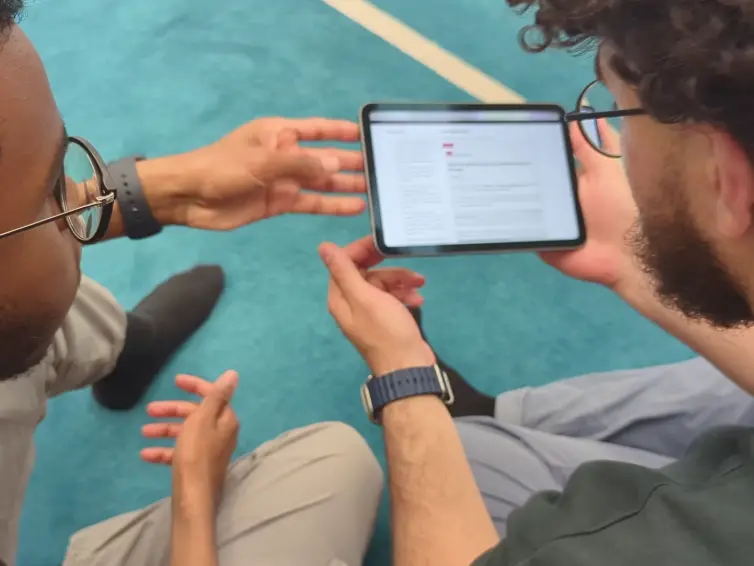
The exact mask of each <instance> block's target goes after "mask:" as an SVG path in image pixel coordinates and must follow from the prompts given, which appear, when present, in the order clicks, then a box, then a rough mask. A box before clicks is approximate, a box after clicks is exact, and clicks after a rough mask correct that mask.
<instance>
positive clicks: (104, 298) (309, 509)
mask: <svg viewBox="0 0 754 566" xmlns="http://www.w3.org/2000/svg"><path fill="white" fill-rule="evenodd" d="M125 327H126V316H125V313H124V312H123V309H122V308H121V307H120V306H119V305H118V303H117V302H116V300H115V299H114V298H113V296H112V295H111V294H110V293H109V292H108V291H107V290H106V289H104V288H103V287H101V286H100V285H97V284H96V283H95V282H94V281H91V280H90V279H87V278H84V279H83V280H82V282H81V286H80V288H79V292H78V294H77V296H76V300H75V302H74V304H73V306H72V308H71V310H70V312H69V314H68V317H67V318H66V321H65V323H64V325H63V327H62V328H61V329H60V331H59V332H58V333H57V335H56V337H55V342H54V344H53V345H52V347H51V348H50V351H49V352H48V355H47V356H46V358H45V359H44V360H43V361H42V362H41V363H40V364H38V365H37V366H35V367H34V368H31V369H29V370H28V371H27V372H25V373H24V374H22V375H19V376H16V378H14V379H11V380H8V381H3V382H0V456H2V457H1V458H0V562H5V563H6V564H7V565H8V566H14V564H15V557H16V546H17V540H18V526H19V525H18V523H19V521H18V519H19V516H20V514H21V505H22V503H23V498H24V492H25V491H26V486H27V482H28V479H29V474H30V472H31V469H32V466H33V463H34V443H33V438H34V430H35V428H36V426H37V424H39V422H40V421H41V420H42V419H43V418H44V416H45V412H46V407H47V399H48V398H49V397H53V396H55V395H59V394H61V393H65V392H67V391H70V390H72V389H77V388H81V387H86V386H88V385H91V384H92V383H95V382H96V381H97V380H99V379H101V378H103V377H104V376H106V375H108V373H109V372H110V371H112V369H113V367H114V366H115V362H116V361H117V359H118V356H119V355H120V352H121V350H122V348H123V339H124V335H125ZM128 434H130V432H129V433H128ZM124 481H127V480H125V479H124ZM381 489H382V471H381V469H380V467H379V466H378V464H377V461H376V460H375V458H374V456H373V454H372V452H371V451H370V450H369V448H368V447H367V445H366V443H365V442H364V440H363V439H362V438H361V437H360V436H359V435H358V433H356V431H354V430H353V429H351V428H349V427H348V426H346V425H343V424H338V423H323V424H318V425H313V426H310V427H308V428H304V429H300V430H295V431H292V432H289V433H288V434H285V435H283V436H281V437H280V438H277V439H276V440H273V441H271V442H268V443H267V444H264V445H262V446H261V447H260V448H259V449H258V450H256V451H255V452H254V453H253V454H250V455H248V456H246V457H243V458H241V459H239V460H238V461H237V462H235V463H234V464H233V466H232V467H231V469H230V470H229V471H228V480H227V483H226V486H225V492H224V500H223V502H222V504H221V507H220V510H219V515H218V518H217V538H218V541H219V547H220V548H219V553H220V564H221V566H235V565H237V564H254V565H262V564H270V565H287V564H297V565H301V564H311V565H329V564H345V565H347V566H357V565H358V564H360V563H361V561H362V558H363V555H364V552H365V549H366V547H367V544H368V542H369V539H370V537H371V534H372V527H373V525H374V521H375V516H376V512H377V506H378V502H379V500H380V492H381ZM40 542H42V541H41V540H40ZM169 549H170V502H169V501H168V500H164V501H160V502H158V503H155V504H154V505H152V506H150V507H148V508H146V509H142V510H141V511H136V512H132V513H127V514H125V515H120V516H118V517H114V518H112V519H109V520H107V521H104V522H103V523H100V524H97V525H94V526H92V527H89V528H87V529H84V530H83V531H80V532H79V533H76V534H75V535H74V536H73V538H72V539H71V542H70V546H69V549H68V552H67V555H66V559H65V566H72V565H77V566H78V565H91V566H94V565H100V564H102V565H104V564H107V565H108V566H131V565H132V566H152V565H154V566H158V565H160V566H162V565H167V564H168V560H169Z"/></svg>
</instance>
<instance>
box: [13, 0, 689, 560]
mask: <svg viewBox="0 0 754 566" xmlns="http://www.w3.org/2000/svg"><path fill="white" fill-rule="evenodd" d="M376 4H377V5H378V6H379V7H381V8H383V9H386V10H388V11H389V12H391V13H392V14H394V15H395V16H397V17H399V18H401V19H403V20H404V21H405V22H406V23H408V24H409V25H411V26H413V27H415V28H416V29H417V30H418V31H420V32H421V33H423V34H424V35H426V36H428V37H430V38H431V39H433V40H435V41H437V42H439V43H440V44H441V45H443V46H444V47H446V48H448V49H450V50H452V51H453V52H455V53H457V54H458V55H459V56H461V57H462V58H464V59H466V60H467V61H469V62H471V63H472V64H474V65H476V66H478V67H479V68H481V69H482V70H483V71H484V72H486V73H488V74H490V75H492V76H494V77H496V78H497V79H499V80H501V81H503V82H504V83H505V84H506V85H508V86H510V87H511V88H513V89H515V90H517V91H519V92H521V93H522V94H523V95H524V96H526V97H527V98H529V99H532V100H548V101H555V102H559V103H562V104H565V105H570V104H572V100H573V99H574V98H575V97H576V95H577V94H578V92H579V90H580V89H581V87H582V86H583V85H584V84H585V82H586V81H588V80H589V79H590V78H591V72H592V71H591V69H592V63H591V61H590V60H588V59H583V60H573V59H570V58H568V57H566V56H564V55H561V54H547V55H540V56H531V55H525V54H523V53H522V52H520V50H519V48H518V46H517V43H516V32H517V30H518V28H519V26H520V24H521V21H522V20H520V19H519V18H518V17H516V16H514V15H512V14H511V13H510V12H509V11H508V10H507V8H506V7H505V5H504V2H503V0H467V1H466V2H459V1H458V0H413V1H412V2H403V1H402V0H379V1H378V2H376ZM24 28H25V29H26V31H27V33H28V34H29V35H30V36H31V38H32V39H33V41H34V42H35V43H36V45H37V47H38V49H39V51H40V53H41V55H42V58H43V59H44V61H45V63H46V65H47V67H48V71H49V74H50V80H51V82H52V84H53V88H54V90H55V93H56V95H57V100H58V103H59V105H60V109H61V111H62V113H63V115H64V118H65V120H66V123H67V126H68V130H69V131H70V132H71V134H74V135H81V136H85V137H88V138H89V139H90V140H91V141H92V142H93V143H94V144H95V145H96V146H97V147H98V148H99V149H100V151H101V152H102V154H103V155H104V156H105V158H107V159H112V158H116V157H118V156H121V155H124V154H131V153H145V154H146V155H159V154H163V153H167V152H177V151H181V150H186V149H189V148H192V147H195V146H197V145H199V144H204V143H207V142H210V141H213V140H214V139H216V138H217V137H219V136H220V135H222V134H223V133H225V132H227V131H229V130H230V129H232V128H233V127H235V126H237V125H239V124H241V123H242V122H244V121H246V120H249V119H252V118H254V117H256V116H262V115H271V114H279V115H286V116H307V115H325V116H335V117H344V118H355V116H356V113H357V110H358V108H359V107H360V106H361V105H362V104H364V103H365V102H367V101H371V100H377V99H405V100H422V99H431V100H460V101H463V100H468V99H469V97H468V95H466V94H465V93H463V92H461V91H459V90H457V89H456V88H455V87H453V86H451V85H449V84H448V83H446V82H445V81H443V80H442V79H440V78H439V77H437V76H436V75H434V74H433V73H432V72H431V71H429V70H427V69H425V68H424V67H422V66H421V65H419V64H418V63H416V62H414V61H413V60H412V59H410V58H408V57H407V56H405V55H404V54H402V53H401V52H399V51H397V50H395V49H394V48H392V47H390V46H389V45H387V44H385V43H383V42H382V41H381V40H380V39H378V38H376V37H374V36H372V35H371V34H370V33H368V32H366V31H365V30H363V29H362V28H360V27H359V26H357V25H355V24H353V23H352V22H351V21H350V20H347V19H346V18H344V17H343V16H341V15H340V14H338V13H337V12H335V11H333V10H332V9H330V8H329V7H327V6H326V5H324V4H322V3H321V2H320V1H319V0H277V1H276V2H262V1H258V0H225V1H224V2H221V3H219V4H216V3H211V2H208V1H206V0H204V1H200V0H160V1H159V2H153V1H150V0H130V1H129V2H123V1H121V0H98V2H88V1H85V0H66V1H63V0H37V1H36V2H34V3H33V5H32V7H31V8H30V9H29V10H28V13H27V17H26V20H25V23H24ZM461 30H465V31H461ZM367 231H368V221H367V218H365V217H364V218H358V219H349V220H340V219H330V218H281V219H276V220H272V221H268V222H265V223H263V224H259V225H255V226H251V227H248V228H245V229H242V230H238V231H236V232H233V233H228V234H214V233H201V232H192V231H188V230H183V229H171V230H167V231H166V232H165V233H164V234H163V235H161V236H159V237H157V238H154V239H152V240H150V241H146V242H143V243H138V244H137V243H132V242H128V241H116V242H112V243H107V244H104V245H101V246H97V247H95V248H93V249H89V250H87V251H86V253H85V258H84V268H85V271H86V273H87V274H89V275H90V276H92V277H94V278H96V279H97V280H99V281H100V282H102V283H103V284H105V285H107V286H108V287H109V288H110V289H111V290H112V291H113V292H114V293H115V295H116V296H117V297H118V298H119V299H120V300H121V301H122V303H123V304H124V305H126V306H131V305H133V304H134V303H135V302H136V301H137V300H138V299H139V298H140V297H141V296H142V295H144V294H145V293H147V292H148V291H149V290H150V289H151V288H152V287H153V286H154V285H156V284H157V283H158V282H160V281H162V280H163V279H165V278H166V277H168V276H170V275H171V274H173V273H175V272H177V271H180V270H183V269H186V268H188V267H190V266H192V265H194V264H196V263H207V262H212V263H219V264H220V265H222V266H223V268H224V269H225V270H226V272H227V275H228V291H227V294H226V296H225V297H224V299H223V301H222V302H221V304H220V306H219V308H218V310H217V312H216V314H215V316H213V318H212V320H211V321H210V323H209V324H208V325H207V327H206V328H204V329H203V330H202V332H201V333H200V334H199V335H198V336H196V337H195V338H194V339H193V340H192V341H191V343H190V344H189V346H188V347H186V348H185V349H184V350H183V351H182V352H181V353H180V354H179V355H178V356H177V357H176V358H175V359H174V360H173V361H172V363H171V364H170V366H169V367H168V368H166V370H165V372H164V375H163V376H162V379H161V381H160V382H159V384H158V385H157V386H156V387H155V388H154V390H153V391H152V392H151V395H150V397H151V398H153V399H166V398H170V397H173V396H174V395H175V392H174V389H173V386H172V376H173V375H174V374H175V373H177V372H191V373H195V374H198V375H202V376H208V377H214V376H216V375H218V374H219V372H221V371H222V370H224V369H227V368H235V369H237V370H239V371H240V373H241V376H242V384H241V387H240V390H239V392H238V395H237V399H236V403H235V407H236V409H237V411H238V413H239V415H240V418H241V420H242V423H243V429H242V434H241V439H240V446H239V452H243V451H249V450H252V449H253V448H254V447H255V446H256V445H258V444H259V443H260V442H262V441H264V440H265V439H268V438H270V437H272V436H275V435H277V434H279V433H281V432H283V431H284V430H286V429H288V428H291V427H297V426H301V425H306V424H308V423H312V422H315V421H319V420H324V419H339V420H344V421H347V422H349V423H351V424H353V425H354V426H355V427H357V428H358V429H359V430H360V431H361V432H362V433H364V434H365V435H366V437H367V438H368V439H369V441H370V442H371V444H372V446H373V447H374V449H375V451H377V452H378V453H379V454H380V455H381V454H382V448H381V445H380V436H379V431H378V430H377V429H375V428H373V427H371V426H370V425H369V424H368V423H367V422H366V419H365V418H364V416H363V414H362V410H361V407H360V403H359V397H358V387H359V385H360V384H361V382H362V380H363V379H364V377H365V375H366V369H365V367H364V365H363V364H362V362H361V361H360V360H359V358H358V357H357V356H356V355H355V353H354V352H353V350H352V349H351V347H350V346H349V345H348V344H347V343H346V342H345V340H344V339H343V338H342V337H341V335H340V334H339V332H338V330H337V329H336V327H335V325H334V324H333V322H332V321H331V320H330V318H329V317H328V315H327V312H326V307H325V290H326V277H325V273H324V271H323V269H322V268H321V267H320V265H319V263H318V260H317V257H316V254H315V245H316V243H317V242H319V241H320V240H323V239H325V238H327V239H332V240H334V241H336V242H340V243H346V242H348V241H350V240H352V239H354V238H357V237H359V236H361V235H363V234H366V233H367ZM412 265H413V267H415V268H417V269H419V270H420V271H421V272H423V273H424V274H425V275H426V276H427V279H428V285H427V289H426V297H427V303H426V311H425V320H426V327H427V330H428V333H429V336H430V338H431V340H432V342H433V344H434V345H435V347H436V348H437V349H438V351H439V352H441V353H442V355H443V356H444V357H445V358H446V359H447V360H448V362H449V363H451V364H453V365H454V366H456V367H458V368H459V369H460V370H461V371H462V372H463V373H465V374H466V375H467V376H469V377H470V378H471V380H472V381H473V383H474V384H475V385H477V386H478V387H480V388H482V389H484V390H486V391H489V392H490V393H495V392H500V391H503V390H507V389H511V388H516V387H519V386H522V385H535V384H541V383H547V382H548V381H552V380H554V379H557V378H561V377H565V376H569V375H574V374H579V373H582V372H587V371H594V370H604V369H610V368H625V367H631V366H637V365H643V364H654V363H659V362H666V361H670V360H676V359H680V358H683V357H687V356H688V352H687V350H685V349H684V348H683V347H682V346H680V345H679V344H677V343H676V342H674V341H673V340H672V339H670V338H669V337H667V336H666V335H664V334H663V333H662V332H661V331H659V330H658V329H656V328H654V327H653V326H652V325H650V324H649V323H648V322H646V321H644V320H642V319H640V318H639V317H638V316H637V315H635V314H634V313H633V312H632V311H630V310H629V309H628V308H627V307H626V306H624V305H623V304H622V303H621V302H620V301H618V300H617V299H616V298H614V297H613V296H611V295H610V294H609V293H608V292H606V291H605V290H603V289H600V288H597V287H595V286H590V285H586V284H581V283H578V282H574V281H570V280H567V279H565V278H564V277H562V276H560V275H559V274H558V273H556V272H555V271H553V270H551V269H549V268H547V267H545V266H544V265H542V264H541V263H540V262H539V261H538V260H537V259H536V258H535V257H533V256H529V255H510V256H497V257H492V256H487V257H464V258H450V259H432V260H423V261H416V262H412ZM312 400H314V401H313V402H312ZM145 421H146V419H145V416H144V413H143V410H141V409H139V410H136V411H134V412H132V413H130V414H126V415H113V414H109V413H106V412H104V411H101V410H99V409H98V408H97V407H96V406H95V405H94V403H93V402H92V400H91V398H90V396H89V394H88V392H77V393H72V394H69V395H66V396H65V397H63V398H60V399H57V400H54V401H52V402H51V403H50V407H49V414H48V417H47V419H46V420H45V421H44V422H43V423H42V425H41V426H40V427H39V431H38V434H37V445H38V458H37V465H36V468H35V471H34V474H33V476H32V480H31V485H30V487H29V492H28V497H27V500H26V505H25V508H24V515H23V521H22V525H21V550H20V556H19V563H20V564H23V565H40V566H54V565H56V564H58V563H59V561H60V560H61V557H62V555H63V552H64V549H65V547H66V543H67V539H68V537H69V535H70V534H71V533H72V532H73V531H75V530H76V529H79V528H81V527H84V526H86V525H88V524H91V523H94V522H96V521H99V520H101V519H104V518H106V517H108V516H110V515H113V514H116V513H120V512H124V511H127V510H131V509H134V508H136V507H138V506H142V505H146V504H148V503H150V502H152V501H153V500H155V499H157V498H160V497H163V496H165V495H167V494H168V493H169V474H168V471H167V470H165V469H159V468H154V467H150V466H148V465H146V464H143V463H141V462H140V461H139V459H138V452H139V449H140V448H141V447H142V446H144V443H143V441H142V439H141V438H140V435H139V427H140V425H141V424H143V423H144V422H145ZM381 457H382V456H381ZM293 534H294V535H295V533H293ZM388 535H389V531H388V525H387V513H386V506H384V507H383V513H382V515H381V519H380V523H379V526H378V530H377V535H376V538H375V543H374V545H373V550H372V554H371V556H370V563H372V564H386V563H387V560H388V554H387V548H388V545H389V536H388Z"/></svg>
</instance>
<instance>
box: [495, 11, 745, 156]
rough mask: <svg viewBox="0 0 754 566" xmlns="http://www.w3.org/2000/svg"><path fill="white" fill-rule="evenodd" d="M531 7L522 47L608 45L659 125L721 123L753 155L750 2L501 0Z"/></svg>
mask: <svg viewBox="0 0 754 566" xmlns="http://www.w3.org/2000/svg"><path fill="white" fill-rule="evenodd" d="M507 2H508V4H509V5H511V6H513V7H518V8H520V9H521V11H524V12H525V11H527V10H528V9H529V8H534V9H535V12H536V14H535V20H534V24H532V25H529V26H526V27H525V28H524V29H522V30H521V36H520V40H521V43H522V45H523V46H524V49H526V50H527V51H530V52H540V51H543V50H545V49H547V48H548V47H550V46H552V47H557V48H565V49H571V50H576V51H584V50H590V49H592V48H594V47H597V46H599V45H601V44H603V43H604V44H607V45H610V46H611V47H612V48H614V49H615V52H616V53H615V56H614V57H613V58H612V60H611V61H610V63H611V66H612V69H613V70H615V72H616V73H617V74H618V75H619V76H620V77H621V78H622V79H623V80H625V81H627V82H629V83H631V84H633V85H635V86H636V87H637V91H638V94H639V98H640V100H641V103H642V105H643V107H644V108H645V109H646V110H647V111H648V112H649V113H650V115H651V116H652V117H654V118H655V119H657V120H659V121H660V122H663V123H684V122H686V123H708V124H712V125H715V126H718V127H721V128H724V129H725V130H727V131H728V132H730V134H731V135H732V136H733V137H734V138H735V139H736V140H738V142H739V143H741V145H742V146H743V147H744V148H745V149H746V150H747V152H748V153H749V155H750V156H752V157H754V106H753V105H752V95H754V2H752V1H751V0H507Z"/></svg>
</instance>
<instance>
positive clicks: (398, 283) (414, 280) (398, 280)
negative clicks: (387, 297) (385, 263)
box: [367, 267, 426, 290]
mask: <svg viewBox="0 0 754 566" xmlns="http://www.w3.org/2000/svg"><path fill="white" fill-rule="evenodd" d="M373 279H377V280H379V281H380V282H381V283H382V285H383V286H384V288H385V289H388V290H389V289H394V288H399V287H410V288H413V289H416V288H418V287H422V286H423V285H424V283H426V279H425V278H424V276H423V275H420V274H419V273H416V272H415V271H411V270H410V269H405V268H402V267H384V268H382V269H375V270H373V271H370V272H369V274H368V276H367V280H368V281H370V282H371V281H372V280H373Z"/></svg>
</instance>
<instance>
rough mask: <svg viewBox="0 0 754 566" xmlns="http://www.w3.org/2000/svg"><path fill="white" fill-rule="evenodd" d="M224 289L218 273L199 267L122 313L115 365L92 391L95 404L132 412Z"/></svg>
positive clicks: (210, 309) (198, 325)
mask: <svg viewBox="0 0 754 566" xmlns="http://www.w3.org/2000/svg"><path fill="white" fill-rule="evenodd" d="M224 286H225V277H224V275H223V272H222V269H220V268H219V267H217V266H211V265H205V266H200V267H195V268H194V269H192V270H190V271H187V272H185V273H181V274H179V275H175V276H173V277H171V278H170V279H168V280H167V281H166V282H165V283H162V284H161V285H159V286H158V287H157V288H156V289H155V290H154V291H152V292H151V293H150V294H149V295H148V296H147V297H146V298H145V299H144V300H142V301H141V302H140V303H139V304H138V305H137V306H136V308H134V310H133V311H131V312H130V313H128V324H127V329H126V338H125V344H124V346H123V350H122V351H121V353H120V355H119V357H118V361H117V364H116V365H115V367H114V368H113V370H112V372H111V373H109V374H101V375H100V377H102V379H100V380H99V381H97V382H96V383H95V384H94V386H93V389H92V391H93V394H94V398H95V399H96V400H97V402H98V403H99V404H100V405H102V406H104V407H106V408H108V409H112V410H126V409H131V408H133V407H134V406H135V405H136V404H137V403H138V402H139V400H140V399H141V398H142V397H143V395H144V393H146V391H147V389H148V388H149V386H150V385H151V384H152V382H153V381H154V380H155V378H156V377H157V375H158V374H159V372H160V370H161V369H162V367H163V366H164V365H165V363H166V362H167V361H168V360H169V359H170V357H171V356H172V355H173V354H174V353H175V352H176V351H177V350H178V349H179V348H180V347H181V346H182V345H183V343H184V342H186V340H188V339H189V338H190V337H191V336H192V335H193V334H194V332H196V331H197V329H198V328H199V327H200V326H201V325H202V324H204V322H205V321H206V320H207V318H209V315H210V314H211V313H212V310H213V309H214V308H215V305H216V304H217V301H218V300H219V298H220V295H221V294H222V292H223V288H224ZM103 376H104V377H103Z"/></svg>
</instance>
